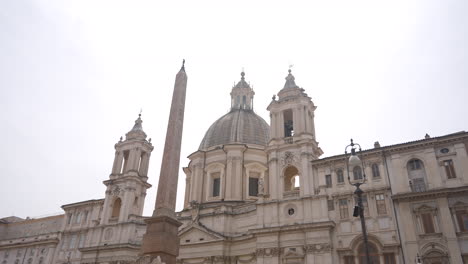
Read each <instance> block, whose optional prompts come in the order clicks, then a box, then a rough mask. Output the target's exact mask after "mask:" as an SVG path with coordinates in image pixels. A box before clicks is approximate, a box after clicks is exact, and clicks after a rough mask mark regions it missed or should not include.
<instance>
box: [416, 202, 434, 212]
mask: <svg viewBox="0 0 468 264" xmlns="http://www.w3.org/2000/svg"><path fill="white" fill-rule="evenodd" d="M435 210H436V208H434V207H432V206H429V205H426V204H423V205H421V206H419V207H417V208H415V209H414V211H415V212H424V211H426V212H427V211H435Z"/></svg>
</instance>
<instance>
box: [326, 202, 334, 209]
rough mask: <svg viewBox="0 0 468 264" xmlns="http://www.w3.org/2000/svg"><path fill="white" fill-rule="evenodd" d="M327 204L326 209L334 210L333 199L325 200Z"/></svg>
mask: <svg viewBox="0 0 468 264" xmlns="http://www.w3.org/2000/svg"><path fill="white" fill-rule="evenodd" d="M327 205H328V211H334V210H335V201H333V200H327Z"/></svg>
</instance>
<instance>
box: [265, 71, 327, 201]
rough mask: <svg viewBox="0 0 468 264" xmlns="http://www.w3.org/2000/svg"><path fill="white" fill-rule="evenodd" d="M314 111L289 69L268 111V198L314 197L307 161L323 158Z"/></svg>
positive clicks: (309, 99) (312, 182) (310, 101)
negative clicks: (269, 192) (269, 195)
mask: <svg viewBox="0 0 468 264" xmlns="http://www.w3.org/2000/svg"><path fill="white" fill-rule="evenodd" d="M316 108H317V107H316V106H315V105H314V103H313V102H312V99H311V98H310V97H309V96H308V95H307V94H306V93H305V90H304V89H303V88H300V87H299V86H297V85H296V82H295V78H294V76H293V75H292V73H291V69H289V72H288V75H287V76H286V83H285V84H284V87H283V89H281V90H280V91H279V92H278V98H276V95H274V96H273V98H272V101H271V103H270V105H269V106H268V108H267V110H268V111H270V142H269V143H268V147H267V152H268V160H269V171H270V174H271V175H270V184H269V186H270V190H271V198H273V199H282V198H284V197H289V196H303V195H313V194H314V185H315V184H314V180H313V178H312V177H313V176H312V168H311V165H310V160H312V159H317V158H318V157H319V156H320V155H322V154H323V152H322V150H321V149H320V147H319V146H318V142H317V141H316V137H315V124H314V112H315V109H316Z"/></svg>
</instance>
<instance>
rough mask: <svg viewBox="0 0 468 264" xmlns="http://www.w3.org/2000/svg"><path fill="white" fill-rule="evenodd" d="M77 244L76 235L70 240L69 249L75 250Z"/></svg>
mask: <svg viewBox="0 0 468 264" xmlns="http://www.w3.org/2000/svg"><path fill="white" fill-rule="evenodd" d="M75 243H76V235H73V236H71V238H70V244H69V247H68V248H69V249H74V248H75V246H76V245H75Z"/></svg>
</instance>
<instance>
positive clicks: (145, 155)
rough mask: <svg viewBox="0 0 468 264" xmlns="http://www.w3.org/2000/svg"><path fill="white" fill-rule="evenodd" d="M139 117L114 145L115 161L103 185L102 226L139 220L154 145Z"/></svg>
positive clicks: (147, 186)
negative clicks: (104, 187) (133, 217)
mask: <svg viewBox="0 0 468 264" xmlns="http://www.w3.org/2000/svg"><path fill="white" fill-rule="evenodd" d="M142 123H143V121H142V120H141V114H140V115H138V119H137V120H135V125H134V126H133V128H132V129H131V130H130V131H129V132H128V133H127V134H126V135H125V140H123V138H122V137H121V138H120V140H119V142H117V144H115V158H114V163H113V166H112V171H111V174H110V176H109V180H106V181H104V185H106V187H107V189H106V198H105V201H104V207H103V212H102V216H101V224H107V223H111V222H124V221H128V220H129V219H130V218H131V216H132V215H135V216H141V215H142V213H143V206H144V202H145V196H146V190H147V189H148V188H150V187H151V185H150V184H149V183H148V166H149V160H150V155H151V152H152V151H153V145H152V144H151V139H149V140H147V139H146V133H145V132H144V131H143V127H142Z"/></svg>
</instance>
